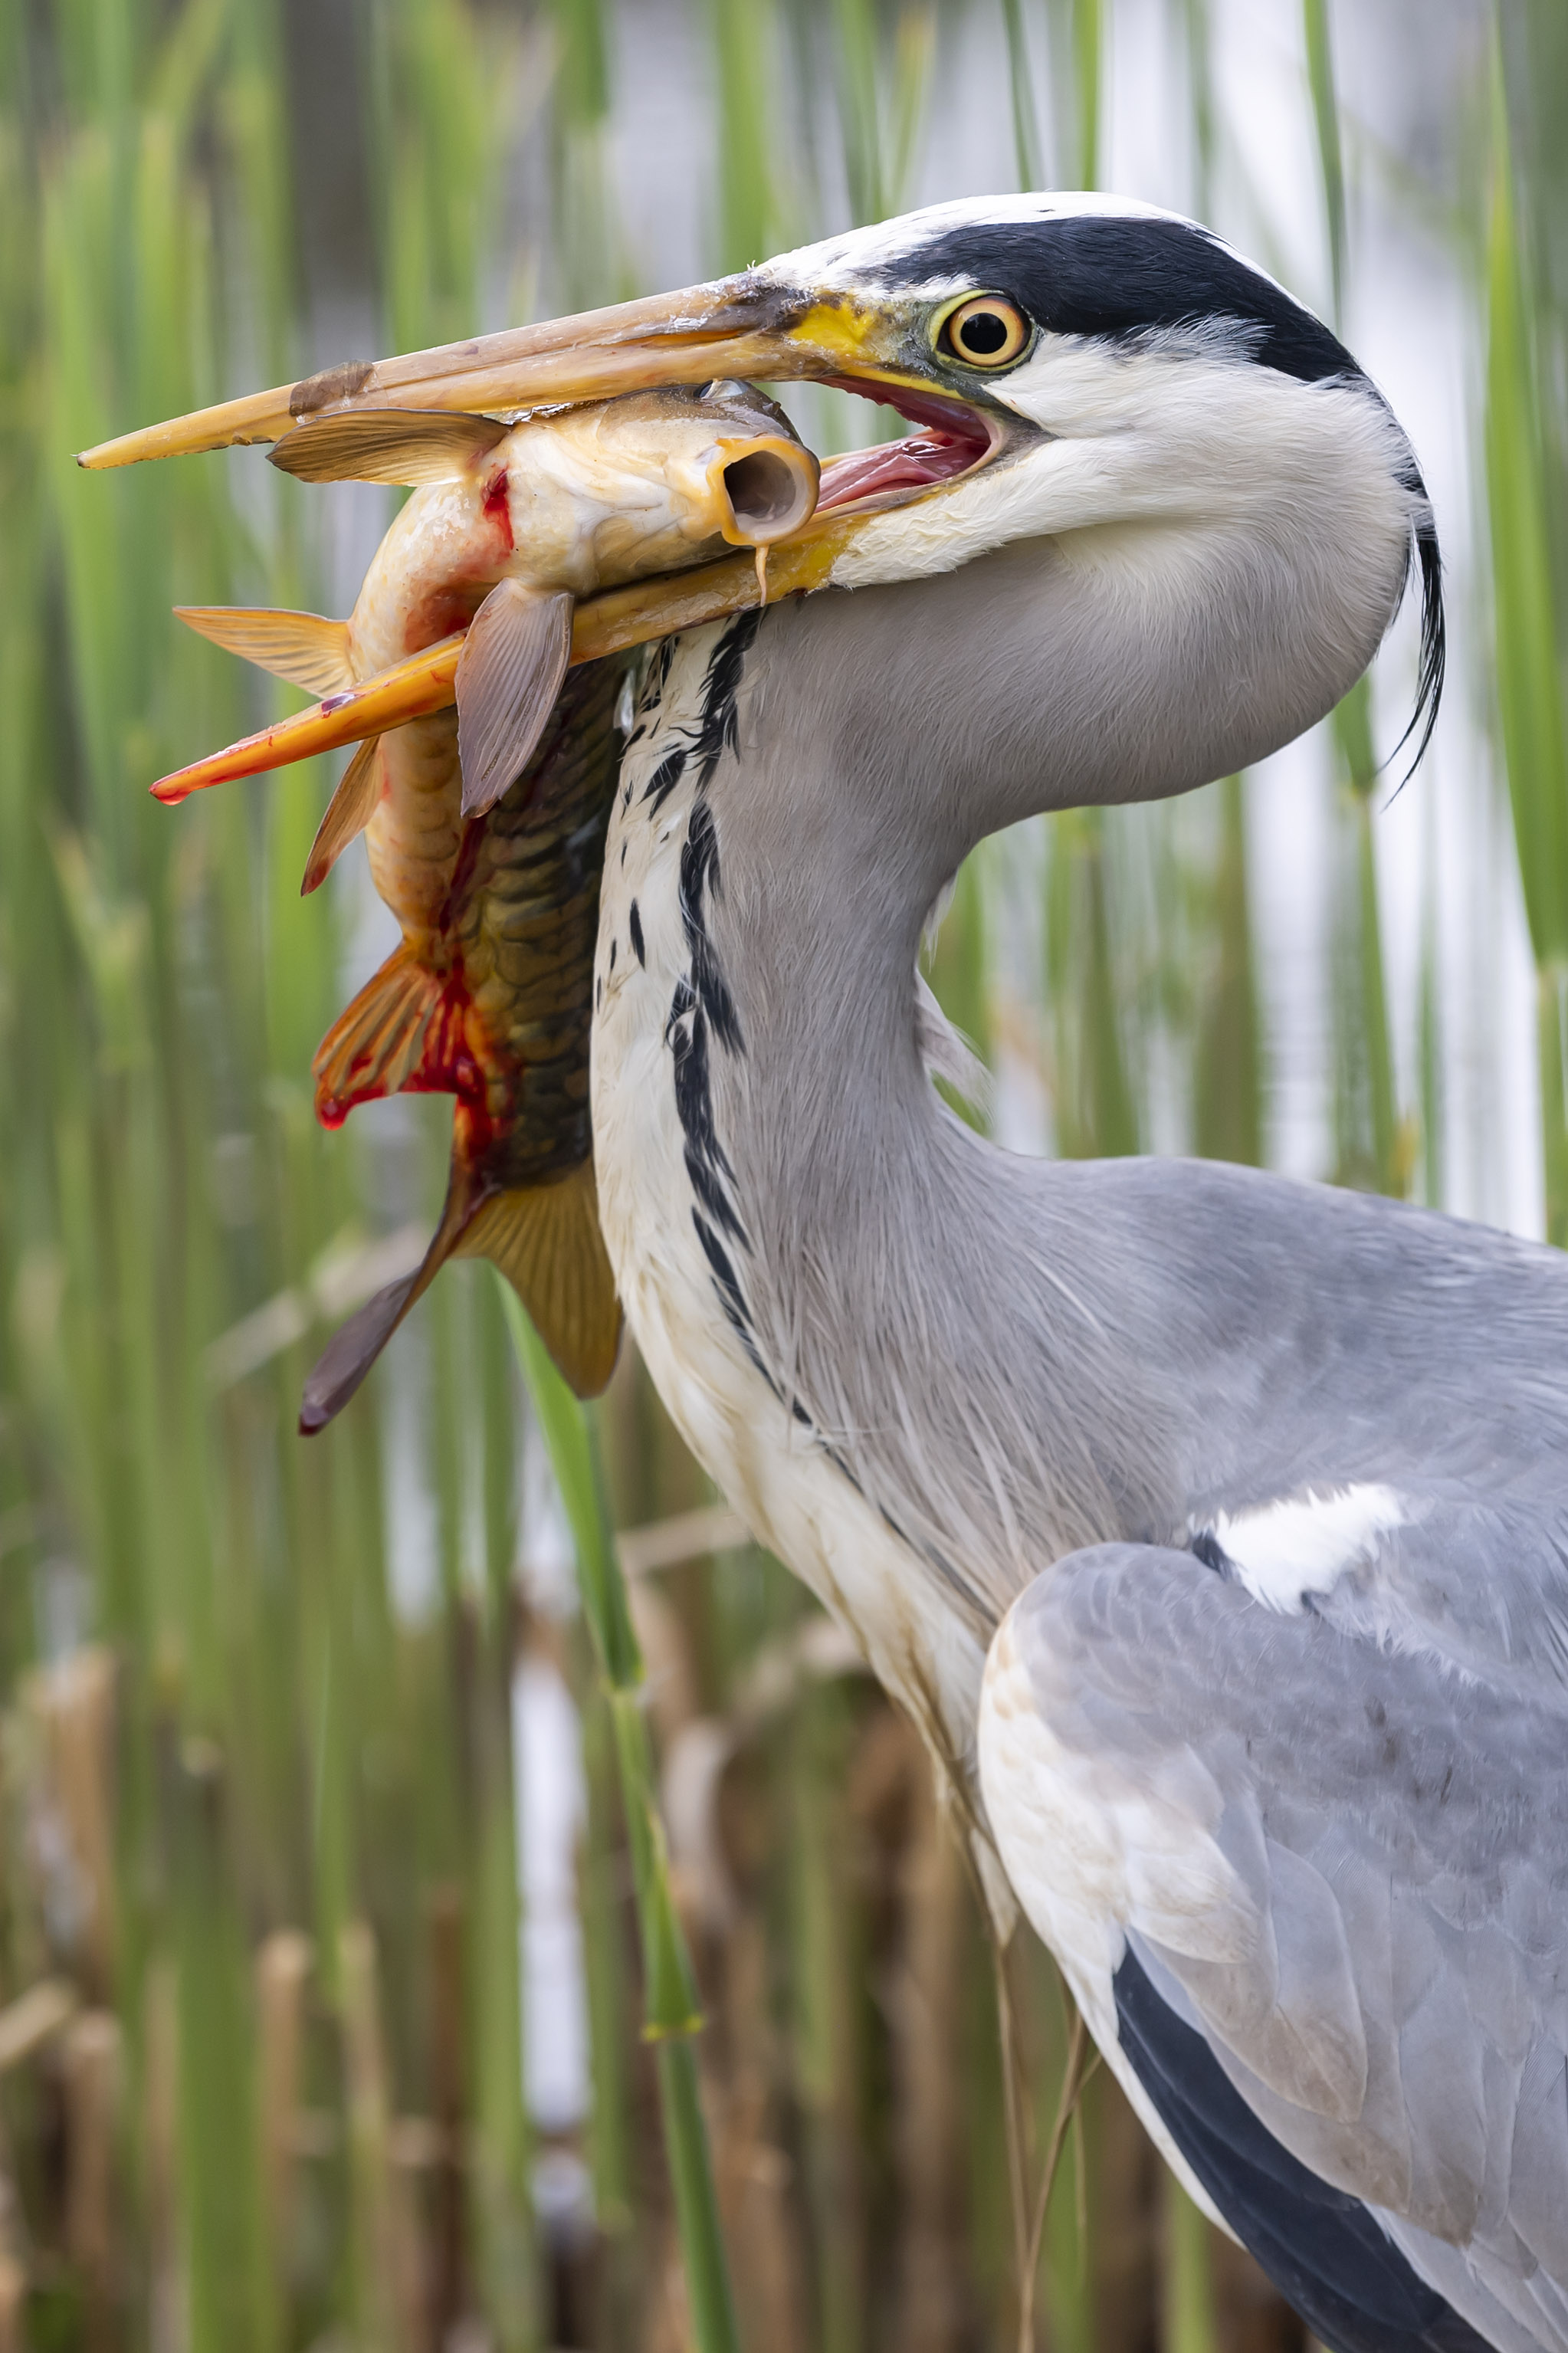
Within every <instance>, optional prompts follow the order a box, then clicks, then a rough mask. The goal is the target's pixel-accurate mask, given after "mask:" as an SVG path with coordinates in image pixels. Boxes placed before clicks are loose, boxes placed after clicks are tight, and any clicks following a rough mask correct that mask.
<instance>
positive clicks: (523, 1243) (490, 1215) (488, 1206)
mask: <svg viewBox="0 0 1568 2353" xmlns="http://www.w3.org/2000/svg"><path fill="white" fill-rule="evenodd" d="M453 1256H454V1257H457V1258H488V1259H489V1261H491V1263H492V1264H493V1265H495V1266H498V1267H499V1268H500V1271H501V1272H502V1274H504V1275H505V1277H506V1279H507V1281H508V1282H510V1285H511V1287H512V1289H513V1290H514V1291H515V1292H516V1293H517V1295H518V1297H519V1298H520V1299H521V1302H522V1303H523V1305H524V1306H525V1307H526V1308H527V1310H528V1312H529V1314H530V1315H531V1318H532V1320H533V1324H534V1328H535V1330H536V1331H537V1332H538V1334H539V1336H540V1338H541V1339H542V1341H543V1343H544V1345H545V1346H546V1347H547V1348H548V1349H549V1351H550V1354H551V1356H552V1357H553V1358H554V1361H555V1363H556V1365H557V1366H558V1367H559V1369H560V1371H561V1372H562V1374H563V1376H564V1377H565V1379H566V1380H567V1381H568V1382H569V1383H570V1384H571V1386H572V1388H574V1390H575V1391H576V1393H577V1395H578V1396H579V1397H597V1396H598V1394H599V1391H600V1390H601V1389H602V1388H604V1386H605V1382H606V1381H607V1380H608V1379H609V1377H610V1375H611V1374H612V1373H613V1372H614V1371H615V1368H616V1351H617V1349H618V1348H619V1346H620V1343H621V1303H620V1301H619V1300H618V1299H617V1298H616V1278H615V1276H614V1274H613V1273H612V1272H611V1270H610V1261H609V1255H608V1252H607V1251H606V1250H605V1240H604V1236H603V1234H602V1233H601V1232H600V1230H599V1196H598V1189H597V1187H596V1186H595V1182H594V1164H593V1162H592V1161H591V1160H585V1161H584V1163H583V1165H582V1166H581V1167H580V1168H574V1170H573V1172H572V1174H571V1175H570V1176H563V1177H562V1178H561V1179H560V1180H559V1181H558V1182H557V1183H556V1184H553V1185H532V1186H528V1187H522V1188H520V1189H519V1190H517V1191H514V1192H510V1193H498V1194H496V1195H495V1196H494V1197H493V1198H491V1199H490V1200H489V1201H487V1202H485V1204H484V1205H483V1207H482V1208H480V1209H479V1211H478V1213H477V1215H476V1216H475V1217H474V1219H472V1221H471V1223H469V1224H468V1226H467V1227H466V1228H465V1229H464V1230H463V1232H462V1234H461V1235H460V1236H459V1238H458V1244H457V1248H456V1250H454V1252H453Z"/></svg>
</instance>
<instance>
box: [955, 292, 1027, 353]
mask: <svg viewBox="0 0 1568 2353" xmlns="http://www.w3.org/2000/svg"><path fill="white" fill-rule="evenodd" d="M1028 340H1029V322H1028V321H1027V319H1026V318H1025V316H1024V314H1023V312H1022V311H1020V310H1019V309H1018V308H1017V306H1016V304H1015V303H1012V302H1009V301H1007V299H1006V297H1005V295H1003V294H977V295H975V297H974V299H973V301H970V302H961V303H960V305H959V307H958V309H957V310H956V311H949V313H948V315H947V317H946V318H945V319H944V320H943V321H942V335H941V342H942V345H943V347H944V348H945V349H946V350H947V351H949V352H951V353H952V356H953V358H954V359H960V360H963V361H965V362H966V363H967V364H968V365H969V366H970V367H979V368H996V367H1005V366H1006V364H1007V363H1008V361H1009V360H1016V358H1017V356H1018V354H1019V353H1020V352H1021V351H1022V350H1023V348H1024V345H1025V344H1026V343H1027V342H1028Z"/></svg>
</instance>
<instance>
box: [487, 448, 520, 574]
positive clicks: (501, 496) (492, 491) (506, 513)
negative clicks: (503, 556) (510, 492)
mask: <svg viewBox="0 0 1568 2353" xmlns="http://www.w3.org/2000/svg"><path fill="white" fill-rule="evenodd" d="M483 512H484V515H485V518H486V520H487V521H488V522H493V523H494V524H495V525H496V526H497V527H498V529H499V530H500V534H501V537H502V539H503V540H504V541H505V543H506V552H507V554H509V555H510V554H511V552H512V545H513V542H512V536H511V508H510V504H509V503H508V501H507V495H506V468H505V467H504V466H503V467H502V468H501V469H500V472H499V473H498V474H497V476H496V478H495V480H494V481H493V482H491V483H490V484H489V488H488V489H487V490H486V491H485V495H484V502H483Z"/></svg>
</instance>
